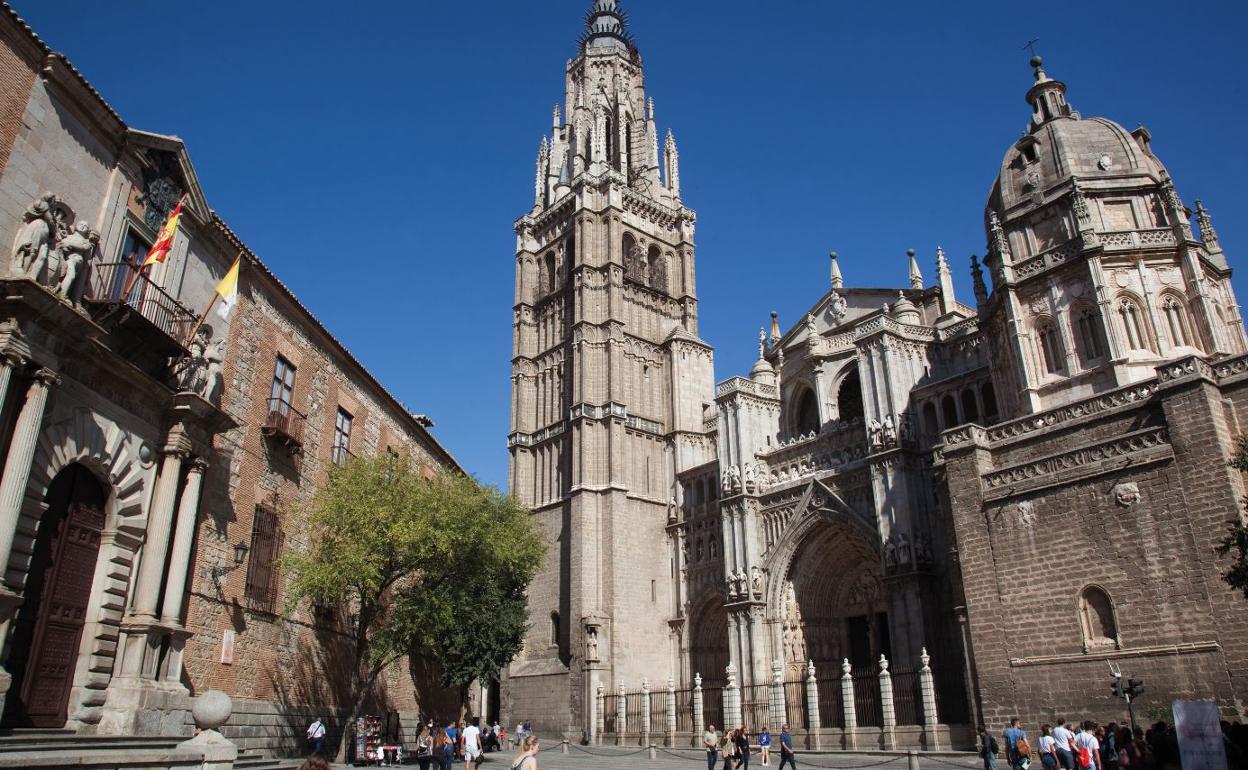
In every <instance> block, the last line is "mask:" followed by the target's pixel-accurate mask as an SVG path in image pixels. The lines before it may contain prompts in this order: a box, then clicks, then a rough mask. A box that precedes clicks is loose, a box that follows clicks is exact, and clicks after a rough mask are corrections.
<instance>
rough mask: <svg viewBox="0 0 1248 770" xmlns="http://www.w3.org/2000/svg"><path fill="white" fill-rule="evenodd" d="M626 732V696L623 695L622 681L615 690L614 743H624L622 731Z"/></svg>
mask: <svg viewBox="0 0 1248 770" xmlns="http://www.w3.org/2000/svg"><path fill="white" fill-rule="evenodd" d="M626 732H628V698H626V697H625V695H624V683H623V682H620V684H619V687H618V689H616V692H615V745H616V746H623V745H624V733H626Z"/></svg>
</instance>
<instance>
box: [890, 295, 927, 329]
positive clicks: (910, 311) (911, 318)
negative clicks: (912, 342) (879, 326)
mask: <svg viewBox="0 0 1248 770" xmlns="http://www.w3.org/2000/svg"><path fill="white" fill-rule="evenodd" d="M892 316H893V319H894V320H896V321H897V322H898V323H903V324H917V323H919V321H920V320H921V318H922V316H921V315H920V314H919V308H918V306H917V305H915V304H914V303H913V302H911V301H910V298H909V297H907V296H906V294H905V292H898V293H897V301H896V302H894V303H893V310H892Z"/></svg>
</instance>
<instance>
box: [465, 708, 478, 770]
mask: <svg viewBox="0 0 1248 770" xmlns="http://www.w3.org/2000/svg"><path fill="white" fill-rule="evenodd" d="M461 740H462V741H463V751H464V770H472V763H473V762H476V763H477V765H478V767H479V766H480V764H481V728H479V727H477V720H475V719H474V720H472V722H470V723H469V724H468V726H467V727H465V728H464V734H463V737H462V738H461Z"/></svg>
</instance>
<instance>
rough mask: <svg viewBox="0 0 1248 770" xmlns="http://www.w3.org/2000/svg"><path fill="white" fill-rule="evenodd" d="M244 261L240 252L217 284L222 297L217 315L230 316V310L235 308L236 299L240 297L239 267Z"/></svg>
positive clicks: (218, 293) (218, 294)
mask: <svg viewBox="0 0 1248 770" xmlns="http://www.w3.org/2000/svg"><path fill="white" fill-rule="evenodd" d="M242 261H243V256H242V255H241V254H240V255H239V256H238V259H236V260H234V264H233V266H231V267H230V270H229V272H228V273H226V274H225V277H224V278H222V279H221V283H218V284H217V296H218V297H220V298H221V304H220V306H218V307H217V315H219V316H221V317H222V318H223V319H228V318H229V317H230V311H231V310H233V309H234V300H235V299H236V298H237V297H238V267H239V265H240V264H241V263H242Z"/></svg>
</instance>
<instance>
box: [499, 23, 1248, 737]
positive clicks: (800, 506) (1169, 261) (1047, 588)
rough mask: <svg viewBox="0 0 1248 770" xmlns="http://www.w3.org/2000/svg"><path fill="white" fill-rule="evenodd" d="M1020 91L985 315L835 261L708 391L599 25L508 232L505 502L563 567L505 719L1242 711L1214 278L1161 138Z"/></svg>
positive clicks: (639, 79)
mask: <svg viewBox="0 0 1248 770" xmlns="http://www.w3.org/2000/svg"><path fill="white" fill-rule="evenodd" d="M1032 65H1033V67H1034V82H1033V84H1032V86H1031V88H1030V90H1029V91H1027V93H1026V100H1027V102H1028V104H1029V105H1030V106H1031V113H1032V114H1031V122H1030V125H1029V129H1028V132H1027V133H1026V134H1025V135H1024V136H1023V137H1022V138H1021V139H1019V140H1018V141H1016V142H1015V143H1014V144H1013V145H1012V146H1011V147H1010V148H1009V149H1008V151H1007V152H1006V154H1005V157H1004V159H1003V160H1002V162H1001V164H1000V167H999V173H998V175H997V179H996V181H995V182H994V184H993V185H992V186H991V190H990V192H989V196H988V201H987V205H986V207H985V210H984V212H983V216H984V219H983V223H984V232H985V235H986V241H987V247H986V252H985V256H984V257H983V259H982V260H980V259H979V258H978V257H971V275H972V278H973V287H974V297H972V298H966V300H965V301H960V300H959V299H958V298H957V297H956V296H955V292H954V285H953V280H952V269H951V267H950V264H949V260H948V258H947V257H946V255H945V254H944V253H943V252H942V251H941V250H940V249H936V252H935V255H934V263H935V264H934V269H935V280H934V281H933V282H929V281H927V280H925V278H924V276H923V271H922V268H921V266H920V262H919V259H918V257H917V256H916V255H915V254H914V252H910V253H909V255H908V257H909V259H908V264H906V267H907V268H908V281H907V282H905V283H904V284H903V285H901V286H898V287H894V288H866V287H855V286H853V285H852V283H850V282H847V281H846V280H845V277H844V275H843V272H842V265H840V264H839V263H838V261H837V258H836V255H835V254H833V255H832V259H831V263H830V275H829V285H828V288H827V290H826V291H825V292H824V293H823V294H822V296H819V297H814V298H812V299H813V300H814V301H813V304H812V305H811V306H810V308H809V311H808V312H807V313H806V314H805V316H804V317H802V318H800V319H798V320H797V323H796V324H794V325H793V326H792V327H791V328H789V329H787V330H785V329H783V328H782V327H781V325H780V324H779V321H778V319H776V317H775V316H774V314H773V316H772V323H771V328H770V329H769V330H766V329H765V330H761V331H760V339H759V357H758V360H757V362H756V363H755V364H754V366H753V368H752V369H751V370H750V372H749V374H748V376H737V377H730V378H728V379H725V380H722V381H720V382H718V384H716V383H715V380H714V371H713V350H712V348H711V346H710V345H708V344H707V343H706V342H705V341H703V340H702V339H701V338H700V337H699V336H698V334H699V332H698V322H697V321H698V316H697V291H696V285H695V275H696V274H695V269H694V268H695V263H694V225H695V222H696V217H695V215H694V212H693V211H692V210H691V209H690V208H689V207H688V206H686V204H685V201H684V199H683V198H682V195H681V186H680V169H679V155H678V151H677V147H676V143H675V140H674V138H673V135H672V133H671V132H670V131H669V132H667V133H666V135H665V136H663V137H662V139H661V136H662V135H661V133H660V131H659V129H658V125H657V122H656V118H655V106H654V104H653V101H652V100H649V99H647V97H646V92H645V88H644V80H643V71H642V60H641V55H640V53H639V51H638V48H637V46H636V45H635V43H634V42H633V40H632V38H631V36H630V35H629V33H628V31H627V28H626V20H625V16H624V14H623V12H622V11H621V10H620V9H619V7H618V4H617V3H616V2H614V1H613V0H596V1H595V2H594V3H593V5H592V8H591V11H590V13H589V14H588V17H587V30H586V32H585V34H584V36H583V38H582V39H581V42H580V50H579V53H578V55H577V56H576V58H574V59H573V60H571V61H570V62H569V65H568V68H567V71H566V78H565V95H564V103H563V105H561V108H560V107H556V109H555V113H554V121H553V126H552V135H551V137H550V138H549V139H543V141H542V144H541V146H540V148H539V154H538V162H537V174H536V179H535V187H534V203H533V206H532V209H531V211H530V212H529V213H528V214H526V215H524V216H523V217H521V218H520V219H519V220H518V221H517V223H516V234H517V251H516V297H515V303H516V304H515V318H514V327H513V328H514V359H513V372H512V382H513V402H512V425H511V433H510V435H509V441H508V444H509V448H510V453H511V463H510V474H511V477H510V484H511V490H512V493H513V494H514V495H515V496H516V497H517V498H518V499H519V500H520V501H521V502H522V503H523V504H524V505H526V506H528V507H530V508H531V509H532V510H533V513H534V516H535V518H536V520H537V521H538V522H539V523H540V526H541V528H542V530H543V531H544V532H545V533H546V536H547V541H548V545H549V549H548V558H547V561H546V563H545V565H544V567H543V571H542V572H541V574H540V575H539V577H538V578H537V579H536V580H535V581H534V583H533V585H532V587H531V589H530V622H531V626H530V630H529V634H528V637H527V638H526V640H525V646H524V650H523V651H522V653H521V654H520V656H519V657H518V658H517V659H516V660H515V661H514V662H513V663H512V664H511V666H510V669H509V671H508V672H507V673H506V676H505V683H504V687H503V704H502V705H503V710H504V713H505V714H508V715H514V717H515V718H518V719H532V720H534V721H535V722H536V723H539V724H541V725H542V726H543V727H546V728H548V729H551V730H558V731H561V732H563V733H565V734H568V735H570V736H574V737H579V736H583V735H591V736H592V735H594V734H595V733H599V732H601V731H602V730H603V729H604V723H603V720H602V711H603V709H604V708H608V709H610V708H611V706H610V702H611V701H613V700H614V694H615V693H617V692H619V693H621V695H620V704H621V706H623V704H624V703H625V696H624V695H623V693H624V692H625V690H629V691H631V690H634V689H636V688H641V687H642V686H643V683H644V684H645V686H646V690H645V692H646V697H647V698H649V694H648V693H649V688H650V687H654V688H655V689H656V691H658V690H661V689H662V686H661V684H659V683H662V682H664V681H667V680H670V681H671V682H672V685H669V687H671V688H681V691H682V692H684V691H692V688H694V687H695V684H697V685H700V687H701V689H702V692H704V693H705V700H704V699H703V698H702V697H701V696H699V698H698V701H697V702H698V704H699V706H700V707H701V711H700V712H699V714H700V716H701V717H702V718H703V719H704V720H705V721H708V722H709V721H714V722H715V724H719V725H722V724H723V719H724V717H725V716H727V715H728V714H729V713H731V714H732V715H733V716H734V717H735V716H738V715H739V710H738V713H733V712H732V711H731V709H730V708H729V706H728V705H727V703H728V701H727V699H725V706H724V709H725V710H724V711H722V712H721V711H720V710H719V709H720V707H719V705H718V703H713V701H715V700H716V698H717V697H718V695H717V693H719V692H720V691H721V689H722V688H725V687H729V688H737V687H740V688H743V690H744V688H750V687H753V686H758V685H762V684H764V683H768V682H773V681H775V682H781V681H783V682H801V681H803V680H805V679H807V678H810V679H812V680H815V678H816V677H819V678H820V679H819V681H823V680H824V679H825V678H826V680H827V681H826V683H825V684H826V685H827V686H826V687H825V688H824V689H821V690H820V695H819V698H823V697H825V696H826V695H827V690H830V689H833V688H834V687H837V686H838V685H837V684H836V683H837V682H838V680H840V679H841V678H842V677H846V678H850V679H854V678H858V677H861V676H863V675H865V676H866V677H867V678H868V679H869V680H870V681H875V678H876V677H878V675H879V674H880V673H886V672H887V671H888V669H889V667H890V666H891V667H892V670H893V671H894V672H897V674H898V676H901V677H903V679H904V677H905V676H909V675H910V674H911V673H913V672H915V671H917V669H918V668H919V667H920V666H922V667H923V669H925V672H924V673H925V675H926V676H929V677H930V680H931V681H932V682H934V689H935V700H936V701H937V702H938V703H939V709H940V712H941V713H940V717H939V720H940V723H941V724H948V725H959V726H963V727H965V726H967V725H971V724H973V723H974V722H975V721H977V720H984V721H986V722H988V723H989V724H990V725H1000V724H1001V723H1003V722H1004V721H1005V720H1006V719H1007V718H1008V717H1009V716H1011V715H1014V714H1020V715H1022V716H1023V718H1024V719H1026V720H1028V721H1031V722H1033V723H1035V722H1036V721H1038V720H1041V719H1051V718H1053V717H1055V716H1056V715H1062V714H1068V715H1076V716H1077V715H1086V716H1089V717H1093V718H1100V719H1103V720H1108V719H1111V718H1117V717H1118V716H1119V713H1120V712H1122V711H1123V710H1124V705H1123V703H1122V701H1120V700H1116V699H1114V698H1112V697H1111V695H1110V687H1109V683H1110V679H1109V675H1110V665H1111V664H1112V665H1115V666H1119V667H1120V669H1121V670H1122V671H1124V672H1125V673H1128V674H1129V675H1130V676H1133V677H1137V678H1143V679H1145V680H1146V681H1147V682H1148V683H1149V688H1150V696H1149V698H1152V699H1155V701H1156V703H1159V704H1164V703H1168V701H1169V699H1170V698H1172V697H1188V698H1212V699H1214V700H1216V701H1217V702H1218V703H1219V705H1220V707H1221V708H1222V709H1223V711H1224V713H1226V714H1228V715H1229V714H1236V715H1242V714H1243V713H1244V705H1243V704H1244V701H1245V697H1246V696H1248V679H1246V678H1245V676H1246V675H1245V674H1244V673H1243V672H1245V671H1248V645H1246V644H1245V643H1244V642H1243V641H1242V640H1243V639H1245V638H1248V613H1245V606H1244V601H1243V599H1242V597H1239V596H1237V595H1236V594H1235V593H1234V592H1233V591H1231V590H1230V589H1229V588H1228V587H1227V586H1226V584H1225V583H1224V582H1223V581H1222V579H1221V572H1222V571H1223V570H1224V569H1225V567H1224V566H1223V565H1222V564H1220V563H1219V559H1218V557H1217V555H1216V554H1215V549H1216V545H1217V543H1218V542H1219V541H1220V540H1221V538H1222V536H1223V535H1224V534H1225V531H1226V522H1227V521H1228V520H1231V519H1235V518H1236V517H1240V516H1242V513H1241V512H1240V508H1239V505H1238V502H1237V501H1238V500H1239V498H1240V497H1241V496H1242V495H1243V493H1244V483H1243V480H1242V479H1241V478H1240V477H1239V474H1238V473H1236V472H1234V471H1232V470H1230V469H1229V468H1228V467H1227V465H1226V463H1227V461H1228V460H1229V459H1230V457H1231V456H1232V455H1233V453H1234V448H1235V444H1236V440H1237V438H1238V436H1239V434H1240V427H1239V420H1241V419H1243V418H1241V417H1240V416H1239V415H1240V414H1243V412H1242V409H1243V408H1245V407H1248V402H1246V401H1245V399H1246V398H1248V392H1245V390H1244V388H1245V383H1246V382H1248V357H1245V353H1248V347H1246V346H1245V336H1244V329H1243V321H1242V318H1241V316H1240V313H1239V308H1238V305H1237V303H1236V300H1235V296H1234V292H1233V290H1232V288H1231V285H1230V268H1229V265H1228V263H1227V259H1226V256H1225V255H1224V253H1223V252H1222V250H1221V248H1220V246H1219V243H1218V239H1217V235H1216V233H1215V231H1214V229H1213V225H1212V222H1211V219H1210V216H1209V214H1208V212H1207V211H1206V210H1205V208H1204V207H1203V206H1202V205H1201V204H1200V203H1199V202H1197V203H1196V204H1195V211H1194V212H1193V211H1191V210H1189V209H1188V208H1186V207H1185V206H1184V204H1183V202H1182V200H1181V198H1180V197H1179V194H1178V192H1177V190H1176V187H1175V183H1174V181H1173V180H1172V179H1171V178H1170V176H1169V174H1168V173H1167V171H1166V169H1165V167H1164V166H1163V164H1162V163H1161V161H1160V160H1159V159H1158V158H1157V157H1156V156H1155V155H1154V153H1153V151H1152V148H1151V144H1150V140H1151V137H1150V135H1149V133H1148V131H1147V129H1145V128H1143V127H1140V128H1137V129H1136V130H1135V131H1127V130H1125V129H1123V128H1122V127H1121V126H1119V125H1118V124H1116V123H1114V122H1113V121H1110V120H1106V119H1103V118H1084V117H1082V116H1080V115H1079V114H1078V113H1077V112H1075V111H1074V110H1073V108H1072V107H1071V105H1070V104H1069V103H1068V102H1067V101H1066V87H1065V85H1064V84H1063V83H1061V82H1060V81H1057V80H1054V79H1053V78H1051V77H1049V75H1048V74H1047V73H1046V72H1045V71H1044V69H1043V68H1042V63H1041V61H1040V60H1039V59H1038V58H1037V59H1033V61H1032ZM660 150H661V151H660ZM1193 215H1194V218H1195V220H1196V225H1195V226H1193V225H1192V222H1191V220H1192V218H1193ZM902 264H905V263H902ZM845 272H851V271H850V270H846V271H845ZM1159 598H1160V599H1161V601H1158V599H1159ZM928 653H930V666H929V655H928ZM815 672H818V674H816V673H815ZM903 679H899V680H898V681H903ZM1102 680H1103V682H1104V686H1103V687H1102V686H1100V683H1101V682H1102ZM862 681H867V679H864V680H862ZM905 681H908V680H905ZM1089 683H1095V686H1091V685H1090V684H1089ZM604 692H605V693H607V694H608V697H607V698H605V699H604V697H603V693H604ZM846 692H849V693H852V692H853V691H852V690H848V691H846ZM859 692H861V689H860V691H859ZM669 697H673V696H669ZM854 697H857V696H854ZM890 697H891V696H890ZM916 697H918V696H916ZM902 700H904V698H902V697H901V695H900V694H899V695H898V701H899V702H900V701H902ZM647 702H648V701H647ZM604 704H605V705H604ZM858 706H859V712H860V713H859V715H858V717H857V718H856V719H857V723H856V724H857V725H858V726H861V725H862V724H863V721H864V719H865V720H869V719H870V717H864V715H863V714H862V712H863V710H864V706H866V708H867V710H870V708H878V706H872V705H871V704H864V703H859V704H858ZM738 707H739V704H738ZM832 707H833V709H839V711H840V713H839V714H834V715H829V714H828V713H827V712H826V711H825V713H824V714H823V722H824V723H823V726H824V727H827V726H828V725H831V724H838V723H839V725H840V728H841V733H840V734H838V735H840V738H835V737H834V738H832V739H831V740H842V741H843V743H842V744H841V745H847V746H848V745H855V744H854V743H853V741H852V740H851V739H850V738H847V737H846V736H847V735H848V734H849V733H850V732H852V731H851V730H848V729H845V728H846V724H847V719H846V716H845V713H844V712H845V711H847V709H846V706H845V704H844V703H840V702H837V703H834V704H832ZM680 708H682V709H683V708H685V706H684V704H683V702H682V705H681V707H680ZM612 713H614V712H612ZM773 713H774V712H773ZM623 714H624V712H623V711H620V712H619V713H618V714H617V715H616V717H615V718H616V719H620V720H622V719H623ZM697 718H698V717H694V719H693V721H691V722H687V721H685V720H684V719H683V718H682V721H681V724H682V728H681V729H682V731H685V732H696V728H697V727H698V726H699V725H698V723H697V721H696V720H697ZM926 718H927V719H928V720H929V721H930V720H931V719H932V717H931V716H928V717H926ZM880 722H881V724H882V725H883V726H884V727H885V732H887V724H888V719H887V717H884V718H882V719H881V720H880ZM617 724H622V722H619V723H617ZM647 724H648V723H647ZM752 724H756V722H752ZM867 724H870V722H869V721H867ZM898 724H900V722H898ZM850 726H851V727H853V726H854V724H850ZM773 727H775V725H774V724H773ZM606 729H607V731H608V732H610V722H609V721H608V723H607V724H606ZM621 732H622V731H621ZM654 732H661V731H660V730H659V729H658V728H654ZM953 734H955V735H956V734H966V733H965V731H961V732H960V733H953ZM956 740H957V739H956V737H955V742H956ZM825 745H827V742H826V741H825ZM857 745H859V746H862V745H863V744H862V743H861V741H859V742H858V743H857ZM882 745H886V746H888V745H890V739H885V740H884V742H883V744H882ZM891 745H897V744H895V743H893V744H891Z"/></svg>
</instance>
